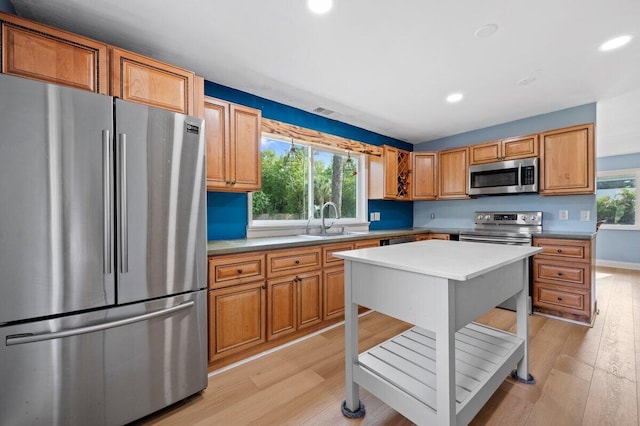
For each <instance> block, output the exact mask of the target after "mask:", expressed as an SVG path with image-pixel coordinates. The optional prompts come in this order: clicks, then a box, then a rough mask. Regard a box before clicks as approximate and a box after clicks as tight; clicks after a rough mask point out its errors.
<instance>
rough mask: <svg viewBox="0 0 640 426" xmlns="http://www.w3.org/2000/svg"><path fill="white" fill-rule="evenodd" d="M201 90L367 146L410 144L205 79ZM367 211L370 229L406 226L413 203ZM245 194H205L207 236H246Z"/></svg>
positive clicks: (374, 204)
mask: <svg viewBox="0 0 640 426" xmlns="http://www.w3.org/2000/svg"><path fill="white" fill-rule="evenodd" d="M204 93H205V95H207V96H212V97H214V98H218V99H224V100H227V101H229V102H233V103H237V104H241V105H246V106H249V107H252V108H257V109H259V110H261V111H262V116H263V117H265V118H271V119H273V120H278V121H282V122H285V123H289V124H294V125H297V126H301V127H305V128H308V129H313V130H318V131H321V132H325V133H331V134H333V135H337V136H342V137H345V138H349V139H354V140H358V141H361V142H365V143H368V144H371V145H383V144H386V145H391V146H395V147H397V148H401V149H404V150H407V151H411V150H412V148H413V146H412V145H411V144H408V143H406V142H403V141H400V140H398V139H393V138H389V137H387V136H384V135H380V134H378V133H374V132H370V131H368V130H365V129H361V128H359V127H355V126H352V125H349V124H345V123H342V122H339V121H336V120H331V119H329V118H326V117H322V116H319V115H316V114H311V113H309V112H306V111H302V110H300V109H297V108H293V107H290V106H288V105H284V104H281V103H278V102H274V101H271V100H268V99H265V98H261V97H259V96H255V95H252V94H250V93H246V92H242V91H240V90H236V89H232V88H230V87H226V86H222V85H220V84H217V83H213V82H211V81H205V86H204ZM369 211H377V212H380V218H381V220H380V221H379V222H372V223H371V229H394V228H406V227H410V226H411V225H412V223H413V203H412V202H406V201H369ZM247 220H248V218H247V195H246V194H238V193H225V192H208V193H207V239H209V240H227V239H236V238H245V237H246V235H247V232H246V227H247Z"/></svg>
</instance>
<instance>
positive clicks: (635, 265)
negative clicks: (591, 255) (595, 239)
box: [596, 259, 640, 271]
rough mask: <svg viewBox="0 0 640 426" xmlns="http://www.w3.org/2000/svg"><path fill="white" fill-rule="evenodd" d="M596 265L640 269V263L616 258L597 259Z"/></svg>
mask: <svg viewBox="0 0 640 426" xmlns="http://www.w3.org/2000/svg"><path fill="white" fill-rule="evenodd" d="M596 266H605V267H608V268H620V269H633V270H636V271H640V263H631V262H617V261H615V260H604V259H596Z"/></svg>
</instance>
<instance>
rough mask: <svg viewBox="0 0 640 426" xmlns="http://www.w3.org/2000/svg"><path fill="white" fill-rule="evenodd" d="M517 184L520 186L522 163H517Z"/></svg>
mask: <svg viewBox="0 0 640 426" xmlns="http://www.w3.org/2000/svg"><path fill="white" fill-rule="evenodd" d="M518 186H522V163H520V162H519V163H518Z"/></svg>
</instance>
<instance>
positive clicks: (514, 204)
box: [413, 103, 596, 232]
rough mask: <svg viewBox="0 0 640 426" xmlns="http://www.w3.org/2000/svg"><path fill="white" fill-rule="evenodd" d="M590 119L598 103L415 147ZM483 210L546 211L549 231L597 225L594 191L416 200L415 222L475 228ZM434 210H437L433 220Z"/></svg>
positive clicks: (460, 142) (472, 141) (427, 147)
mask: <svg viewBox="0 0 640 426" xmlns="http://www.w3.org/2000/svg"><path fill="white" fill-rule="evenodd" d="M590 122H594V123H595V122H596V104H595V103H593V104H587V105H582V106H578V107H574V108H569V109H564V110H560V111H556V112H552V113H548V114H542V115H537V116H534V117H528V118H525V119H522V120H517V121H512V122H509V123H504V124H500V125H497V126H492V127H486V128H483V129H479V130H474V131H471V132H466V133H460V134H458V135H453V136H449V137H446V138H442V139H437V140H434V141H430V142H424V143H421V144H417V145H416V146H415V149H414V151H439V150H441V149H447V148H454V147H458V146H464V145H472V144H476V143H481V142H488V141H491V140H495V139H501V138H507V137H511V136H520V135H526V134H530V133H538V132H542V131H545V130H551V129H557V128H561V127H568V126H573V125H576V124H582V123H590ZM480 210H505V211H506V210H534V211H538V210H540V211H542V212H543V214H542V217H543V224H542V227H543V229H544V230H549V231H578V232H593V231H594V230H595V227H596V204H595V195H579V196H553V197H549V196H547V197H543V196H540V195H537V194H527V195H514V196H489V197H478V198H474V199H471V200H451V201H419V202H418V201H414V203H413V224H414V226H426V227H434V228H472V227H473V213H474V212H475V211H480ZM559 210H568V211H569V220H559V219H558V211H559ZM581 210H589V211H591V220H590V221H586V222H583V221H580V211H581ZM431 213H435V219H433V220H432V219H431Z"/></svg>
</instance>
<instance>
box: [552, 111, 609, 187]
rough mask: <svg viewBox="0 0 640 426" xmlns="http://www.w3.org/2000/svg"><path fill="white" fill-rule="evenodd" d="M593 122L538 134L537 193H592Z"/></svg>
mask: <svg viewBox="0 0 640 426" xmlns="http://www.w3.org/2000/svg"><path fill="white" fill-rule="evenodd" d="M593 132H594V129H593V124H592V123H588V124H583V125H580V126H573V127H566V128H563V129H557V130H552V131H549V132H544V133H541V134H540V160H541V161H540V162H541V167H540V195H573V194H577V195H579V194H595V187H596V186H595V182H596V176H595V175H596V172H595V138H594V133H593Z"/></svg>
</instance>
